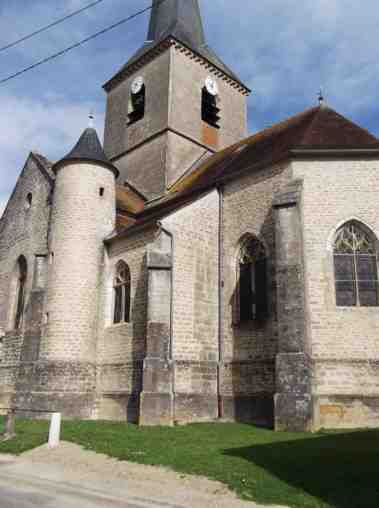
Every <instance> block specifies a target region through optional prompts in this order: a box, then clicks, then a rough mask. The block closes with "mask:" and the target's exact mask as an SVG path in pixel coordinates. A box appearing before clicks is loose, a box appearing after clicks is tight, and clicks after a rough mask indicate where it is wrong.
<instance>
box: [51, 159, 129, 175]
mask: <svg viewBox="0 0 379 508" xmlns="http://www.w3.org/2000/svg"><path fill="white" fill-rule="evenodd" d="M75 163H79V164H80V163H90V164H96V165H97V166H102V167H104V168H106V169H109V170H110V171H112V173H113V174H114V175H115V178H118V176H119V174H120V172H119V170H118V169H117V168H116V167H115V166H114V165H113V164H111V163H110V162H109V163H108V162H105V161H100V160H98V159H91V158H87V157H72V158H69V159H61V160H60V161H58V162H56V163H55V164H54V165H53V166H52V168H51V169H52V171H53V173H54V174H57V172H58V171H59V170H60V169H61V168H62V167H63V166H65V165H67V164H75Z"/></svg>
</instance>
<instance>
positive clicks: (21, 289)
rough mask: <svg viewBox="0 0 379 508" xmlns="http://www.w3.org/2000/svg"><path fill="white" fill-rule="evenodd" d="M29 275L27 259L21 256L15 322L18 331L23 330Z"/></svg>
mask: <svg viewBox="0 0 379 508" xmlns="http://www.w3.org/2000/svg"><path fill="white" fill-rule="evenodd" d="M27 274H28V268H27V263H26V259H25V258H24V256H20V258H19V259H18V261H17V286H16V288H17V289H16V313H15V321H14V327H15V329H16V330H18V329H19V328H21V325H22V321H23V316H24V306H25V285H26V278H27Z"/></svg>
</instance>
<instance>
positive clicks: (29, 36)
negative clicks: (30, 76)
mask: <svg viewBox="0 0 379 508" xmlns="http://www.w3.org/2000/svg"><path fill="white" fill-rule="evenodd" d="M101 2H104V0H96V1H95V2H92V3H90V4H88V5H85V6H84V7H82V8H81V9H78V10H77V11H74V12H71V13H70V14H67V15H66V16H64V17H63V18H60V19H57V20H56V21H53V22H52V23H50V24H49V25H46V26H43V27H41V28H39V29H38V30H36V31H34V32H32V33H30V34H28V35H25V36H24V37H21V39H17V40H16V41H14V42H11V43H9V44H7V45H5V46H3V47H0V53H1V52H2V51H5V50H6V49H10V48H13V47H14V46H17V45H18V44H21V42H25V41H27V40H29V39H31V38H32V37H35V36H36V35H39V34H41V33H43V32H46V31H47V30H49V29H50V28H53V27H54V26H57V25H60V24H61V23H63V22H64V21H67V20H68V19H70V18H73V17H74V16H77V15H78V14H81V13H82V12H84V11H87V10H88V9H90V8H91V7H95V6H96V5H97V4H99V3H101Z"/></svg>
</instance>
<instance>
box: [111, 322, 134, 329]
mask: <svg viewBox="0 0 379 508" xmlns="http://www.w3.org/2000/svg"><path fill="white" fill-rule="evenodd" d="M133 324H134V323H133V321H124V322H122V323H112V324H111V325H108V326H106V327H105V330H115V329H117V328H128V327H130V326H133Z"/></svg>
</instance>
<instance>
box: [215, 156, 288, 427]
mask: <svg viewBox="0 0 379 508" xmlns="http://www.w3.org/2000/svg"><path fill="white" fill-rule="evenodd" d="M290 179H291V169H290V165H289V164H279V165H276V166H274V167H272V168H271V169H270V168H267V169H265V170H262V171H257V172H252V173H251V174H246V175H244V176H242V177H240V178H239V179H236V180H234V181H232V182H230V183H227V184H226V186H225V189H224V193H223V194H224V200H223V202H224V205H223V237H224V238H223V244H224V252H223V272H224V274H223V276H224V293H223V323H222V325H223V337H224V340H223V345H222V348H223V369H222V375H221V380H222V381H221V390H222V394H223V403H224V409H223V411H224V414H225V416H226V417H236V418H239V419H243V420H251V419H254V420H255V421H266V422H267V421H272V418H273V394H274V392H275V356H276V352H277V340H278V330H277V319H276V282H275V227H274V215H273V209H272V204H273V197H274V195H275V194H276V193H277V192H278V191H279V190H280V189H282V188H283V186H284V185H286V184H287V183H288V182H289V181H290ZM246 234H251V235H254V236H255V237H257V238H258V239H260V240H261V241H262V242H263V244H264V245H265V247H266V251H267V254H268V300H269V316H268V319H266V320H265V321H263V322H254V321H251V322H249V323H238V322H235V319H234V317H233V312H234V310H233V307H234V306H235V299H236V296H237V295H236V290H237V271H238V254H239V248H240V242H241V239H242V238H243V237H244V236H245V235H246Z"/></svg>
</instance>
